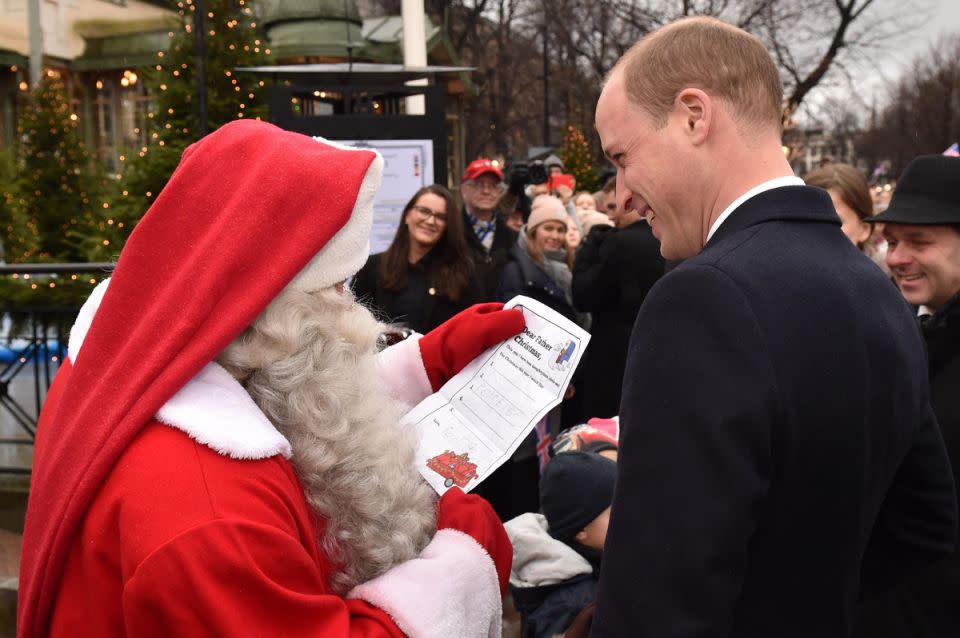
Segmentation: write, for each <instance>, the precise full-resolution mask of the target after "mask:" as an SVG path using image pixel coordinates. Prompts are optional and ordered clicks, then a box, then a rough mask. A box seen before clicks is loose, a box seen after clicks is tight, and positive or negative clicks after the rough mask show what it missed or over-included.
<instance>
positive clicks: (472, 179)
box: [460, 159, 517, 299]
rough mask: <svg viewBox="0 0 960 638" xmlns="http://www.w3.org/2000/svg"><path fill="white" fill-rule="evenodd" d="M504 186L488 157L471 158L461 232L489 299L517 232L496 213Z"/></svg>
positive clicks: (463, 186) (463, 189) (465, 178)
mask: <svg viewBox="0 0 960 638" xmlns="http://www.w3.org/2000/svg"><path fill="white" fill-rule="evenodd" d="M505 190H506V185H505V184H504V183H503V171H501V170H500V167H499V166H497V165H496V164H494V163H493V162H492V161H490V160H488V159H478V160H474V161H472V162H470V164H469V165H468V166H467V170H465V171H464V172H463V180H462V183H461V185H460V193H461V195H462V196H463V216H464V221H465V223H464V225H463V228H464V230H463V232H464V235H466V239H467V244H468V245H469V246H470V247H471V249H472V252H473V255H472V256H473V260H474V262H475V263H476V267H477V279H478V280H479V281H480V284H481V286H482V287H483V289H482V291H481V294H482V295H483V298H485V299H492V298H493V293H494V291H495V290H496V289H497V285H498V284H499V283H500V274H501V273H502V272H503V267H504V266H505V265H506V263H507V261H508V260H509V258H510V249H511V248H512V247H513V245H514V244H515V243H516V242H517V232H516V231H515V230H513V229H511V228H510V227H508V226H507V224H506V221H505V220H503V219H501V218H500V216H499V215H498V214H497V205H498V204H499V203H500V198H501V197H502V196H503V193H504V191H505Z"/></svg>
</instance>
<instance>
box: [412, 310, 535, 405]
mask: <svg viewBox="0 0 960 638" xmlns="http://www.w3.org/2000/svg"><path fill="white" fill-rule="evenodd" d="M525 325H526V323H525V322H524V320H523V313H522V312H521V311H520V310H517V309H511V310H504V309H503V304H502V303H483V304H477V305H475V306H471V307H469V308H467V309H466V310H464V311H463V312H460V313H458V314H456V315H454V316H453V317H451V318H450V319H448V320H447V321H445V322H444V323H442V324H440V325H439V326H437V327H436V328H434V329H433V330H431V331H430V332H428V333H427V334H425V335H423V337H422V338H421V339H420V355H421V357H422V358H423V367H424V369H425V370H426V371H427V378H428V379H429V380H430V385H431V386H433V391H434V392H436V391H437V390H439V389H440V388H441V387H442V386H443V384H444V383H446V382H447V381H448V380H450V378H451V377H453V376H454V375H455V374H457V373H458V372H460V371H461V370H463V368H464V367H465V366H466V365H467V364H468V363H470V362H471V361H473V360H474V359H476V358H477V357H478V356H480V354H481V353H482V352H483V351H484V350H486V349H487V348H489V347H490V346H493V345H496V344H498V343H500V342H501V341H504V340H506V339H509V338H510V337H512V336H513V335H515V334H517V333H519V332H520V331H521V330H523V327H524V326H525Z"/></svg>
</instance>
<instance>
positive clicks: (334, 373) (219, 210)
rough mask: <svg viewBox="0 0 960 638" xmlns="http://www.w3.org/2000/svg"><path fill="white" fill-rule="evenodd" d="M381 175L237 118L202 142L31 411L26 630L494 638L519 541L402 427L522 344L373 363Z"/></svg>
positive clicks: (485, 331)
mask: <svg viewBox="0 0 960 638" xmlns="http://www.w3.org/2000/svg"><path fill="white" fill-rule="evenodd" d="M382 167H383V160H382V158H381V157H380V156H379V155H378V154H376V153H375V152H373V151H368V150H357V149H351V148H344V147H340V146H338V145H335V144H331V143H325V142H319V141H316V140H313V139H311V138H309V137H306V136H303V135H299V134H296V133H290V132H285V131H282V130H280V129H278V128H276V127H274V126H271V125H269V124H265V123H261V122H253V121H239V122H234V123H231V124H228V125H226V126H224V127H222V128H220V129H219V130H218V131H217V132H215V133H213V134H211V135H209V136H207V137H206V138H204V139H203V140H201V141H199V142H197V143H196V144H194V145H192V146H191V147H189V148H188V149H187V150H186V151H185V152H184V154H183V157H182V159H181V162H180V165H179V166H178V168H177V170H176V171H175V172H174V174H173V176H172V177H171V179H170V181H169V183H168V184H167V186H166V188H165V189H164V190H163V192H162V193H161V194H160V196H159V197H158V198H157V200H156V202H155V203H154V205H153V206H152V207H151V208H150V210H149V211H148V212H147V214H146V215H145V216H144V218H143V220H142V221H141V222H140V223H139V225H138V226H137V228H136V229H135V230H134V232H133V233H132V234H131V236H130V239H129V241H128V242H127V244H126V247H125V248H124V250H123V252H122V253H121V255H120V258H119V261H118V263H117V266H116V269H115V271H114V273H113V277H112V278H111V279H109V280H107V281H105V282H103V283H102V284H101V285H100V286H98V287H97V288H96V289H95V291H94V292H93V294H92V295H91V297H90V299H89V300H88V301H87V303H86V304H85V305H84V307H83V309H82V310H81V312H80V315H79V317H78V318H77V321H76V324H75V325H74V327H73V330H72V331H71V334H70V343H69V358H68V359H67V360H65V361H64V362H63V365H62V367H61V369H60V371H59V373H58V374H57V377H56V379H55V381H54V384H53V386H52V387H51V388H50V392H49V394H48V396H47V400H46V403H45V405H44V408H43V411H42V413H41V415H40V424H39V428H38V433H37V440H36V448H35V450H36V451H35V456H34V469H33V482H32V485H31V493H30V501H29V505H28V511H27V522H26V530H25V532H24V542H23V557H22V563H21V574H20V601H19V603H20V604H19V611H18V636H21V637H22V638H36V637H39V636H47V635H50V636H97V637H99V638H108V637H111V636H134V637H137V638H143V637H149V636H171V635H176V636H230V637H237V636H285V637H288V636H324V637H331V636H403V635H408V636H496V635H499V633H500V614H501V608H500V596H501V592H502V590H503V587H504V585H505V583H506V578H507V575H508V573H509V567H510V560H511V547H510V544H509V541H508V540H507V537H506V535H505V532H504V531H503V528H502V526H501V525H500V523H499V521H498V520H497V518H496V516H495V515H494V514H493V511H492V509H491V508H490V507H489V505H487V504H486V502H485V501H483V500H482V499H480V498H478V497H475V496H467V495H464V494H463V493H462V492H460V491H459V490H456V489H455V490H452V491H450V492H447V493H446V495H444V497H443V498H441V499H440V500H439V504H438V503H437V500H436V498H435V495H434V494H433V493H432V491H431V490H430V488H429V487H427V485H426V484H425V483H424V482H423V481H422V480H421V479H420V477H419V475H418V473H417V470H416V468H415V467H414V464H413V452H414V447H415V444H416V440H415V435H414V433H413V432H412V430H411V429H409V428H404V427H401V426H399V425H398V424H399V421H400V417H401V415H402V414H403V412H404V411H405V410H407V409H409V407H410V406H411V405H413V404H415V403H416V402H417V401H419V400H420V399H422V398H423V397H424V396H426V395H427V394H429V393H430V392H431V391H433V390H435V389H437V388H438V387H439V386H440V385H442V383H443V382H444V381H445V380H446V379H448V378H449V377H450V376H452V375H453V374H455V373H456V372H458V371H459V370H460V369H461V368H462V367H463V366H464V365H466V363H467V362H469V361H470V360H472V359H473V358H474V357H476V356H477V355H479V354H480V353H481V352H482V351H483V350H484V349H486V348H487V347H489V346H490V345H493V344H495V343H497V342H499V341H501V340H503V339H506V338H508V337H510V336H512V335H514V334H516V333H517V332H519V331H520V330H521V329H522V327H523V318H522V316H521V315H520V313H519V311H515V310H511V311H505V310H502V309H501V307H500V306H499V305H496V304H487V305H483V306H475V307H474V308H471V309H470V310H468V311H466V312H465V313H462V314H461V315H458V316H456V317H454V318H453V319H452V320H450V321H449V322H447V323H446V324H444V325H442V326H441V327H439V328H438V329H437V330H435V331H433V332H431V333H429V334H427V335H425V336H423V337H422V338H416V337H414V338H411V339H408V340H406V341H403V342H401V343H400V344H398V345H396V346H392V347H390V348H387V349H385V350H383V351H381V352H377V348H376V343H377V336H378V334H380V332H381V330H382V326H381V325H380V324H379V323H378V322H377V321H376V320H374V318H373V317H372V316H371V315H370V313H369V312H368V311H367V310H366V309H365V308H364V307H363V306H361V305H359V304H357V303H356V302H355V300H354V298H353V295H352V294H351V293H350V290H349V289H348V288H347V287H345V285H344V281H345V280H346V279H348V278H349V277H350V276H351V275H353V274H354V273H355V272H356V271H357V270H359V268H360V267H361V266H362V265H363V263H364V262H365V260H366V258H367V254H368V252H369V234H370V229H371V223H372V221H371V219H372V199H373V194H374V192H375V190H376V189H377V187H378V185H379V181H380V175H381V172H382Z"/></svg>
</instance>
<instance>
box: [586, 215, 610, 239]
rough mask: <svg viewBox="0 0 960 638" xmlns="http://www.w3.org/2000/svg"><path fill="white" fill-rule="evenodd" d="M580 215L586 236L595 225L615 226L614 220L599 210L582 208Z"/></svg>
mask: <svg viewBox="0 0 960 638" xmlns="http://www.w3.org/2000/svg"><path fill="white" fill-rule="evenodd" d="M579 215H580V225H581V226H583V236H584V237H586V236H587V235H589V234H590V229H591V228H593V227H594V226H597V225H599V226H613V220H612V219H610V218H609V217H607V216H606V215H605V214H603V213H601V212H600V211H597V210H582V211H580V212H579Z"/></svg>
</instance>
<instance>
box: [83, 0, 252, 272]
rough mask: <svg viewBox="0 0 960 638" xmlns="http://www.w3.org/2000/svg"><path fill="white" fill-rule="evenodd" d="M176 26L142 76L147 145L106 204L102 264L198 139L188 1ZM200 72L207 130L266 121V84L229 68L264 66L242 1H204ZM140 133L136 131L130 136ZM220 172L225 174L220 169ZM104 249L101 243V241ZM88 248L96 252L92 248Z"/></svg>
mask: <svg viewBox="0 0 960 638" xmlns="http://www.w3.org/2000/svg"><path fill="white" fill-rule="evenodd" d="M175 8H176V9H177V10H178V12H179V15H180V22H179V25H178V26H177V28H176V29H175V30H174V31H171V32H170V33H169V34H168V35H169V36H170V47H169V50H167V51H158V52H157V63H156V64H155V65H154V66H153V67H150V68H148V69H139V70H138V72H139V74H141V75H142V77H143V81H144V83H145V85H146V87H147V91H148V93H149V94H150V95H151V96H153V99H154V106H155V108H153V109H152V110H151V111H150V112H149V113H148V114H147V115H148V124H147V131H146V132H147V145H146V146H143V147H141V148H140V149H137V150H135V151H134V153H133V154H132V157H128V158H125V162H124V164H125V166H124V167H123V169H122V171H123V172H122V177H121V179H120V180H119V182H118V184H117V188H116V192H115V193H114V195H113V197H111V201H110V202H109V206H110V209H111V211H112V216H111V219H112V223H111V224H108V225H107V226H106V227H104V228H103V229H102V238H103V239H106V240H107V241H109V242H110V243H109V247H110V249H109V250H108V249H107V246H104V250H102V251H101V253H103V254H102V255H100V257H101V258H110V256H109V255H108V254H107V253H110V252H112V253H115V252H116V251H117V250H118V249H119V246H121V245H122V244H123V241H124V240H125V239H126V237H127V235H128V234H129V233H130V231H131V230H132V229H133V227H134V226H135V225H136V222H137V221H138V220H139V219H140V217H142V216H143V214H144V213H145V212H146V211H147V209H148V208H149V207H150V205H151V204H152V203H153V200H154V199H156V197H157V195H158V194H159V193H160V191H161V190H162V189H163V186H164V184H166V182H167V180H168V179H169V178H170V174H171V173H172V172H173V170H174V169H175V168H176V166H177V163H178V162H179V161H180V155H181V154H182V153H183V150H184V149H185V148H186V147H187V146H188V145H190V144H191V143H192V142H194V141H196V140H197V139H199V137H200V124H199V114H198V109H197V108H196V104H195V103H194V100H195V96H196V85H197V82H196V68H195V63H196V57H195V53H194V51H195V37H194V33H193V29H194V26H193V22H194V11H195V8H194V4H193V2H192V0H184V1H182V2H177V4H176V7H175ZM203 10H204V12H205V13H206V24H205V30H206V34H205V47H206V52H205V56H204V60H205V73H206V82H205V86H206V88H207V124H208V130H210V131H212V130H215V129H216V128H218V127H220V126H222V125H223V124H226V123H227V122H230V121H232V120H235V119H238V118H250V117H252V118H256V119H261V118H264V117H266V99H267V95H266V89H265V88H264V82H263V81H261V80H258V79H256V78H255V77H253V76H249V75H237V74H235V73H234V71H233V69H234V68H235V67H243V66H257V65H263V64H265V63H266V62H267V61H268V59H269V58H268V56H269V54H270V50H269V49H268V48H266V43H265V42H263V41H262V40H261V39H260V36H259V35H258V34H257V32H256V26H257V25H256V17H255V16H254V12H253V9H252V7H251V5H250V2H248V1H247V0H206V1H205V2H204V6H203ZM135 132H136V133H140V131H139V130H136V131H135ZM224 169H225V170H227V169H228V167H224ZM100 245H103V244H102V241H101V242H100ZM90 246H91V247H93V248H95V247H96V246H97V242H96V241H93V242H91V243H90Z"/></svg>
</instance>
